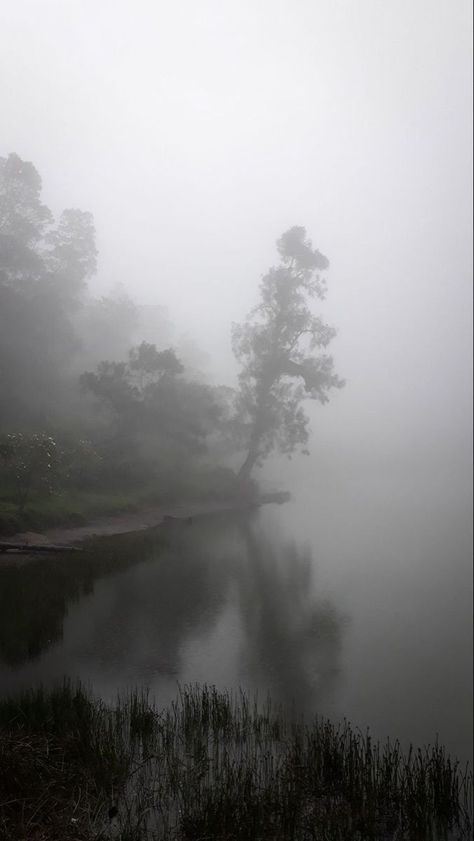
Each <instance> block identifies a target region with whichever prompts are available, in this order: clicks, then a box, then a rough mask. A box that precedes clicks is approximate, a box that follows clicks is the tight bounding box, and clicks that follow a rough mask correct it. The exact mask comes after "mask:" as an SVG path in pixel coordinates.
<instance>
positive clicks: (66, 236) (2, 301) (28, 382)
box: [0, 155, 97, 428]
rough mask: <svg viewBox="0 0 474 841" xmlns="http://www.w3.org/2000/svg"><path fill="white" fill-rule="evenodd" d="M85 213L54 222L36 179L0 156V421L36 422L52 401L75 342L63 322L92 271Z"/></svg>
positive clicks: (26, 167)
mask: <svg viewBox="0 0 474 841" xmlns="http://www.w3.org/2000/svg"><path fill="white" fill-rule="evenodd" d="M96 256H97V251H96V246H95V232H94V225H93V220H92V216H91V215H90V214H89V213H84V212H82V211H80V210H77V209H70V210H65V211H64V212H63V214H62V215H61V217H60V219H59V222H58V223H57V224H55V223H54V219H53V215H52V213H51V211H50V210H49V209H48V208H47V207H46V206H45V205H44V204H43V203H42V202H41V178H40V176H39V175H38V173H37V171H36V169H35V167H34V166H33V164H31V163H29V162H26V161H23V160H21V158H19V157H18V155H9V156H8V158H0V359H1V365H0V391H1V394H2V405H1V410H0V425H1V426H3V428H6V427H10V428H11V427H18V426H19V425H22V426H24V425H25V424H27V425H32V426H35V425H36V426H38V425H44V423H45V421H46V420H47V419H48V418H49V417H51V413H52V411H54V409H53V407H54V406H55V404H57V403H58V400H59V395H60V392H61V388H62V380H63V378H64V375H65V372H66V370H67V365H68V364H69V362H70V360H71V358H72V356H73V354H74V352H75V350H76V349H77V339H76V337H75V335H74V329H73V327H72V323H71V316H72V313H73V312H74V311H75V310H76V309H77V307H78V306H79V305H80V301H81V297H82V295H83V293H84V290H85V288H86V281H87V279H88V278H89V277H90V276H91V275H92V274H93V273H94V271H95V268H96Z"/></svg>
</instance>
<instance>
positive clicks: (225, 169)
mask: <svg viewBox="0 0 474 841" xmlns="http://www.w3.org/2000/svg"><path fill="white" fill-rule="evenodd" d="M0 41H1V51H0V155H6V154H8V153H9V152H11V151H15V152H17V153H18V154H19V155H20V156H22V157H23V158H25V159H27V160H31V161H33V163H34V164H35V166H36V167H37V169H38V170H39V172H40V174H41V175H42V177H43V183H44V198H45V201H46V203H48V204H49V205H50V206H51V207H52V208H53V209H54V210H55V211H56V212H57V211H60V210H61V209H62V208H63V207H68V206H69V207H70V206H78V207H81V208H83V209H85V210H90V211H91V212H92V213H93V214H94V217H95V221H96V227H97V232H98V243H99V249H100V258H99V274H98V277H97V279H96V281H94V284H93V290H95V291H97V293H101V292H103V291H106V290H107V289H109V288H110V287H111V286H112V285H113V284H114V283H117V282H122V283H123V284H124V285H125V286H126V287H127V289H128V290H129V291H130V293H131V294H132V295H133V296H134V297H136V298H137V299H138V300H139V301H144V302H152V303H159V304H164V305H166V306H167V307H168V309H169V313H170V317H171V319H172V320H173V321H174V322H175V323H176V326H177V330H178V332H179V333H183V332H188V333H190V334H192V335H194V336H195V338H196V339H197V341H198V342H199V344H200V345H201V346H202V347H203V348H204V349H205V350H206V351H207V352H209V353H210V354H211V357H212V368H213V372H214V374H215V377H216V379H217V380H221V381H231V382H232V378H233V376H234V371H235V369H234V365H233V361H232V356H231V352H230V341H229V333H230V323H231V322H232V321H233V320H240V319H242V318H243V316H244V315H245V313H246V312H247V310H248V309H249V308H250V307H251V306H252V305H253V304H254V303H255V301H256V296H257V285H258V279H259V276H260V275H261V274H262V273H263V272H264V271H265V270H266V269H267V267H268V266H269V265H270V264H271V263H272V261H273V260H274V259H275V250H274V241H275V239H276V238H277V237H278V235H279V234H280V233H281V232H282V231H283V230H285V229H286V228H288V227H290V226H291V225H295V224H298V225H305V226H306V228H307V230H308V233H309V234H310V235H311V236H312V237H313V240H314V243H315V245H317V247H318V248H320V249H321V251H323V252H324V253H325V254H327V256H328V257H329V259H330V261H331V269H330V271H329V273H328V286H329V295H328V301H327V304H326V305H325V313H326V314H327V316H328V318H329V320H330V321H331V322H332V323H333V324H334V325H335V326H336V327H337V328H338V329H339V336H338V339H337V340H336V341H335V342H334V354H335V356H336V359H337V368H338V371H339V372H340V373H341V375H343V376H346V377H347V379H348V385H347V387H346V389H345V390H344V391H343V392H341V393H339V394H337V395H336V398H335V400H334V403H333V405H332V406H331V407H326V408H325V409H324V410H321V411H319V410H318V411H317V412H316V414H315V420H316V425H317V426H318V428H319V430H320V431H319V432H318V435H319V436H320V435H322V434H323V432H324V434H327V435H331V436H332V437H333V439H334V440H337V439H338V436H339V438H342V437H343V436H344V437H347V435H348V433H349V431H350V433H349V437H350V436H352V437H353V440H354V443H355V444H356V445H357V444H359V443H360V445H361V446H362V445H363V443H364V442H365V443H366V444H367V443H369V444H372V443H373V444H374V446H375V444H376V443H377V442H378V443H379V444H380V446H381V447H384V446H387V447H388V448H390V446H391V445H392V444H394V445H395V444H396V443H397V442H398V445H400V443H401V444H402V445H403V443H404V442H409V441H411V443H412V444H414V443H416V441H420V442H422V441H423V440H425V439H427V440H430V441H431V443H432V444H433V446H435V445H436V442H437V441H438V440H440V441H441V440H445V439H446V438H447V437H449V436H454V437H456V436H462V435H463V434H464V433H465V432H466V431H468V430H469V423H470V420H469V418H470V412H471V410H470V405H471V390H470V371H471V330H472V151H471V150H472V104H471V97H472V11H471V3H470V2H469V0H357V2H356V0H238V2H236V0H234V2H226V0H199V2H196V0H175V2H173V3H165V2H160V0H134V2H132V0H113V2H112V0H41V1H40V0H15V1H14V2H13V1H12V2H10V3H9V2H7V1H6V0H3V4H2V7H1V10H0ZM321 430H322V431H321Z"/></svg>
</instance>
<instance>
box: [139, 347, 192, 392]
mask: <svg viewBox="0 0 474 841" xmlns="http://www.w3.org/2000/svg"><path fill="white" fill-rule="evenodd" d="M129 360H130V362H129V366H130V371H132V372H133V373H135V374H136V375H137V377H138V380H139V384H140V387H141V388H143V387H144V385H145V384H149V383H151V382H156V380H158V379H161V377H163V376H164V375H169V376H171V377H174V376H175V375H176V374H182V373H183V371H184V366H183V365H182V363H181V362H180V360H179V359H178V358H177V356H176V354H175V352H174V350H173V349H172V348H166V350H157V348H156V345H154V344H151V343H150V342H142V343H141V344H140V345H137V347H133V348H132V349H131V351H130V353H129Z"/></svg>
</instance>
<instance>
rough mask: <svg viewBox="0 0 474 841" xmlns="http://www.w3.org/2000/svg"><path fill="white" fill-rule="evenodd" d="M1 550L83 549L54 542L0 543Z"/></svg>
mask: <svg viewBox="0 0 474 841" xmlns="http://www.w3.org/2000/svg"><path fill="white" fill-rule="evenodd" d="M0 552H82V549H81V548H80V547H79V546H57V545H56V544H54V543H0Z"/></svg>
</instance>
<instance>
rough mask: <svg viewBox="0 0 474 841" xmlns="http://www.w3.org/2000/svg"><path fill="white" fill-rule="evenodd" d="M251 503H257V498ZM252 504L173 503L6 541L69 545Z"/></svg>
mask: <svg viewBox="0 0 474 841" xmlns="http://www.w3.org/2000/svg"><path fill="white" fill-rule="evenodd" d="M255 504H257V505H258V504H259V503H258V502H257V503H255ZM249 507H253V504H252V506H251V505H250V504H245V503H236V502H216V501H214V502H204V503H203V502H201V503H194V504H193V503H188V504H184V503H183V504H182V505H176V506H173V507H166V508H164V507H163V506H154V507H151V508H147V509H144V510H142V511H136V512H135V511H133V512H127V513H123V514H119V515H116V516H108V517H98V518H97V519H94V520H91V521H90V522H88V523H86V524H84V525H82V526H71V527H60V528H52V529H46V530H45V531H43V532H32V531H29V532H19V533H17V534H14V535H11V536H10V537H8V543H9V544H16V545H18V546H19V547H20V546H22V547H24V546H27V545H28V544H31V545H35V546H42V545H45V546H46V545H48V544H51V545H55V546H64V547H67V546H72V545H77V544H79V543H80V542H81V541H83V540H85V539H86V538H88V537H101V536H104V535H114V534H126V533H127V532H134V531H143V530H145V529H149V528H154V527H156V526H166V525H169V524H170V525H171V524H173V521H174V520H182V521H184V522H192V520H193V519H194V518H195V517H200V516H204V515H206V514H214V513H215V514H217V513H219V512H221V511H237V510H242V509H244V508H249ZM33 557H41V555H36V554H34V553H33V552H31V553H29V552H28V551H26V552H25V550H23V551H22V553H21V555H20V553H19V552H16V551H13V552H4V553H0V563H2V562H8V563H12V562H15V561H20V558H21V562H22V563H24V562H25V561H27V560H31V559H32V558H33Z"/></svg>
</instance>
